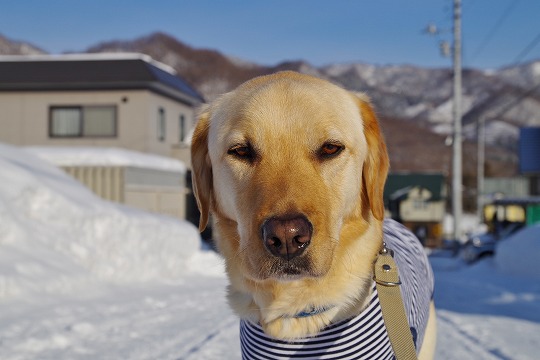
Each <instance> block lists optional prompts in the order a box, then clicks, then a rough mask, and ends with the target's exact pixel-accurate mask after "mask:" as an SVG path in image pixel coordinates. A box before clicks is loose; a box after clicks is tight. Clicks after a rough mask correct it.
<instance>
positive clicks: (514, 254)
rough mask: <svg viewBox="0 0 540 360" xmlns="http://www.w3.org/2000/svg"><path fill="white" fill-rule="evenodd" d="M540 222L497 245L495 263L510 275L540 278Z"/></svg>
mask: <svg viewBox="0 0 540 360" xmlns="http://www.w3.org/2000/svg"><path fill="white" fill-rule="evenodd" d="M539 257H540V224H536V225H533V226H528V227H526V228H524V229H523V230H521V231H519V232H517V233H516V234H515V235H513V236H512V237H510V238H509V239H507V240H503V241H501V242H500V243H499V245H498V246H497V252H496V255H495V264H496V266H497V267H498V268H499V269H500V270H501V271H502V272H505V273H507V274H510V275H517V276H522V277H534V278H536V279H539V280H540V266H538V258H539Z"/></svg>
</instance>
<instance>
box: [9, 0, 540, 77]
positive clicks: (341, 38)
mask: <svg viewBox="0 0 540 360" xmlns="http://www.w3.org/2000/svg"><path fill="white" fill-rule="evenodd" d="M462 1H463V46H464V56H463V63H464V65H465V66H467V67H475V68H482V69H486V68H497V67H501V66H505V65H510V64H514V63H515V62H516V60H519V61H518V62H523V61H528V60H531V59H539V58H540V38H539V39H538V41H536V42H535V41H534V40H535V39H536V38H537V37H540V1H539V0H462ZM429 23H434V24H436V25H437V26H438V27H439V28H440V29H441V34H440V35H438V36H428V35H426V34H423V33H422V29H424V28H425V27H426V26H427V24H429ZM451 29H452V0H369V1H367V0H355V1H354V0H325V1H323V0H266V1H260V0H250V1H248V0H245V1H240V0H228V1H225V0H223V1H220V0H190V1H188V0H156V1H142V0H131V1H120V0H92V1H82V0H0V34H2V35H3V36H6V37H8V38H10V39H15V40H24V41H29V42H31V43H33V44H34V45H36V46H39V47H41V48H43V49H44V50H46V51H48V52H51V53H61V52H64V51H82V50H84V49H86V48H87V47H89V46H91V45H95V44H97V43H99V42H102V41H108V40H131V39H134V38H136V37H139V36H142V35H147V34H149V33H151V32H154V31H162V32H165V33H168V34H170V35H173V36H174V37H176V38H178V39H179V40H181V41H183V42H185V43H187V44H189V45H191V46H194V47H197V48H212V49H217V50H219V51H221V52H223V53H225V54H227V55H230V56H234V57H238V58H240V59H243V60H247V61H253V62H256V63H260V64H268V65H275V64H277V63H279V62H281V61H285V60H297V59H304V60H307V61H308V62H310V63H312V64H314V65H325V64H329V63H349V62H365V63H372V64H413V65H419V66H429V67H443V66H451V60H450V59H449V58H444V57H442V56H441V55H440V53H439V47H438V42H439V40H448V41H450V40H451ZM535 43H536V44H535ZM534 44H535V46H533V47H532V48H531V49H530V50H527V49H528V48H529V47H531V46H529V45H534ZM524 52H527V55H526V56H522V54H523V53H524Z"/></svg>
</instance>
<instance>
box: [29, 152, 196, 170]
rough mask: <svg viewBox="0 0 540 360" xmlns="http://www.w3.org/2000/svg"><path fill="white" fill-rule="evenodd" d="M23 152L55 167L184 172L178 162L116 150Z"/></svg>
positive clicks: (181, 163) (182, 165)
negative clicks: (132, 168)
mask: <svg viewBox="0 0 540 360" xmlns="http://www.w3.org/2000/svg"><path fill="white" fill-rule="evenodd" d="M25 150H26V151H28V152H30V153H31V154H33V155H35V156H37V157H39V158H41V159H43V160H47V161H48V162H50V163H52V164H54V165H57V166H74V165H84V166H133V167H142V168H147V169H156V170H164V171H177V172H182V173H185V172H186V166H185V165H184V163H183V162H181V161H179V160H176V159H172V158H168V157H164V156H158V155H151V154H145V153H141V152H137V151H131V150H125V149H118V148H99V147H69V146H54V147H53V146H29V147H27V148H25Z"/></svg>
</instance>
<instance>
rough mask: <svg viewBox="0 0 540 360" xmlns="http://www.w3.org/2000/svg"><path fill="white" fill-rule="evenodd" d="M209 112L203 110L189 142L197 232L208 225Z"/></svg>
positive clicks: (210, 166)
mask: <svg viewBox="0 0 540 360" xmlns="http://www.w3.org/2000/svg"><path fill="white" fill-rule="evenodd" d="M209 120H210V111H209V110H208V109H205V110H204V111H203V112H202V113H201V115H200V116H199V119H198V121H197V125H196V126H195V131H194V132H193V139H192V141H191V166H192V167H193V171H192V173H191V176H192V180H193V181H192V183H193V191H194V193H195V199H196V200H197V206H198V207H199V211H200V212H201V217H200V219H199V231H201V232H202V231H203V230H204V229H205V228H206V226H207V225H208V215H209V211H210V202H211V201H212V165H211V163H210V157H209V156H208V129H209V126H210V122H209Z"/></svg>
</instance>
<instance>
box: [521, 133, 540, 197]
mask: <svg viewBox="0 0 540 360" xmlns="http://www.w3.org/2000/svg"><path fill="white" fill-rule="evenodd" d="M519 172H520V173H521V174H523V175H524V176H526V177H527V178H528V179H529V193H530V195H533V196H539V195H540V127H532V126H531V127H524V128H521V129H520V132H519Z"/></svg>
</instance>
